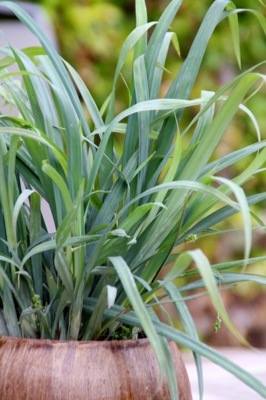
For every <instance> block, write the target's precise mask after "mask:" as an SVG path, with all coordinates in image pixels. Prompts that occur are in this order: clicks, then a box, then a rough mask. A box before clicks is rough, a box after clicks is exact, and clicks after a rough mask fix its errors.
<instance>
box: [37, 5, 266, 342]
mask: <svg viewBox="0 0 266 400" xmlns="http://www.w3.org/2000/svg"><path fill="white" fill-rule="evenodd" d="M32 2H33V3H38V4H42V5H43V6H44V7H45V9H46V10H47V12H48V14H49V15H50V18H51V20H52V22H53V25H54V28H55V31H56V35H57V38H58V43H59V49H60V52H61V54H62V56H63V57H64V58H65V59H66V60H67V61H69V62H70V63H71V64H72V65H73V66H74V67H75V68H76V69H77V70H78V72H79V73H80V75H81V76H82V78H83V79H84V81H85V82H86V84H87V86H88V87H89V89H90V91H91V93H92V95H93V96H94V98H95V100H96V103H97V104H98V106H101V105H102V104H103V103H104V101H105V99H106V98H107V96H108V95H109V93H110V91H111V86H112V79H113V74H114V70H115V66H116V62H117V58H118V54H119V51H120V48H121V45H122V43H123V41H124V40H125V38H126V37H127V35H128V34H129V33H130V31H131V30H132V29H133V28H134V26H135V13H134V11H135V10H134V4H135V1H134V0H109V1H107V0H106V1H103V0H35V1H32ZM212 2H213V1H212V0H204V1H202V0H184V1H183V4H182V6H181V8H180V10H179V13H178V15H177V17H176V18H175V20H174V21H173V24H172V29H173V31H174V32H176V34H177V37H178V41H179V45H180V52H181V54H180V55H178V54H177V51H176V49H175V48H174V46H172V48H171V50H170V53H169V59H168V63H167V70H168V71H166V72H165V79H164V85H165V87H164V88H163V89H162V90H163V91H167V88H168V86H169V82H171V80H172V75H175V73H176V71H177V70H178V69H179V68H180V65H181V63H182V61H183V60H184V59H185V57H186V55H187V54H188V51H189V48H190V46H191V44H192V41H193V38H194V37H195V34H196V32H197V30H198V28H199V26H200V23H201V21H202V19H203V18H204V15H205V13H206V11H207V9H208V8H209V6H210V5H211V3H212ZM168 3H169V1H168V0H167V1H166V0H146V4H147V9H148V16H149V20H150V21H152V20H156V19H158V17H159V16H160V15H161V13H162V11H163V10H164V9H165V7H166V6H167V4H168ZM234 3H235V5H236V6H237V7H239V8H248V7H250V6H251V7H252V8H253V9H257V10H258V11H260V12H261V13H263V14H264V16H265V15H266V7H265V6H263V4H262V2H261V1H260V0H253V1H252V2H250V0H235V1H234ZM250 3H252V4H250ZM239 21H240V42H241V60H242V65H241V69H242V70H246V69H247V68H249V67H251V66H252V65H254V64H257V63H259V62H261V61H264V60H265V55H266V42H265V36H264V33H263V31H262V29H261V27H260V25H259V23H258V21H257V19H256V18H255V17H254V16H253V15H252V14H251V13H246V12H243V13H240V14H239ZM129 64H130V63H129ZM129 64H128V65H126V66H125V68H124V71H123V78H124V79H125V80H126V81H127V82H129V80H130V75H131V71H130V68H129ZM238 68H239V66H238V65H237V61H236V58H235V55H234V50H233V46H232V39H231V32H230V29H229V23H228V20H225V21H222V22H221V23H220V25H219V26H218V28H217V29H216V30H215V32H214V34H213V37H212V39H211V41H210V43H209V46H208V50H207V54H206V56H205V58H204V60H203V64H202V68H201V72H200V74H199V76H198V79H197V81H196V84H195V87H194V90H193V92H192V96H194V97H197V96H199V95H200V91H201V90H216V89H217V88H218V87H219V86H221V85H223V84H225V83H226V82H228V81H229V80H231V79H232V78H233V77H234V75H235V73H236V72H238ZM261 72H264V73H266V70H265V65H264V67H261ZM118 85H119V86H118V90H117V93H118V98H117V110H120V109H122V108H124V107H127V105H128V96H127V90H126V86H125V83H124V80H123V79H120V81H119V83H118ZM265 94H266V93H265V89H264V91H262V92H261V93H260V94H259V95H257V96H255V97H254V98H251V99H250V100H249V101H248V103H247V106H248V107H250V108H251V109H252V111H253V112H254V114H255V116H256V118H257V120H258V122H259V126H260V128H261V134H262V139H266V132H265V126H266V124H265V109H266V107H265ZM190 113H193V110H189V111H188V112H187V113H186V114H185V115H184V118H185V119H186V118H187V119H190V118H191V114H190ZM181 128H182V127H181ZM243 141H244V142H245V144H247V143H253V142H254V141H256V132H255V129H254V126H253V124H252V122H251V121H250V119H249V118H248V117H247V116H246V115H244V114H243V113H242V112H240V113H239V118H238V119H237V120H236V121H235V124H234V125H233V126H231V127H230V128H229V129H228V132H227V134H226V136H225V138H224V140H223V142H222V144H221V145H220V146H219V148H218V149H217V152H219V153H220V154H221V153H222V154H226V153H228V152H230V151H232V150H234V149H235V150H236V149H238V148H241V147H242V143H243ZM248 163H249V160H248V159H247V160H246V163H243V162H242V163H241V164H238V167H237V168H238V171H230V170H228V171H226V174H227V176H228V177H230V176H231V175H232V174H236V173H240V172H241V171H242V170H243V169H244V168H245V167H246V166H247V165H248ZM223 173H224V172H223ZM265 178H266V173H265V172H264V173H261V174H258V175H257V176H256V177H254V181H253V185H252V186H249V187H246V192H247V194H248V195H250V194H252V193H255V192H258V191H265ZM255 211H257V212H259V215H260V217H261V218H262V220H263V221H264V224H266V204H260V207H259V208H258V207H257V209H256V210H255ZM236 226H241V221H239V220H238V217H234V218H233V219H232V225H231V226H227V229H229V230H230V228H232V229H233V228H235V227H236ZM229 244H230V245H229ZM232 244H233V245H232ZM187 246H188V247H191V246H194V247H198V246H200V247H201V248H202V249H203V251H205V253H206V254H207V255H208V257H209V258H210V260H211V261H212V262H213V263H216V262H221V261H224V260H226V259H232V258H235V259H240V258H242V255H243V252H242V235H241V234H239V233H236V232H234V231H233V232H231V233H230V232H229V233H228V234H227V235H224V236H211V237H208V238H207V239H206V238H202V239H199V240H198V241H197V242H196V243H195V244H188V245H187ZM265 248H266V236H265V230H256V232H255V233H254V243H253V253H252V256H254V257H255V256H261V255H265ZM256 270H259V271H260V272H263V270H264V271H266V264H265V263H259V264H255V265H253V266H252V271H256ZM226 296H228V295H226V294H225V302H227V303H228V304H229V303H230V302H231V303H232V304H233V305H236V304H238V305H239V307H238V310H240V309H241V307H242V306H241V304H242V305H243V304H245V302H246V303H250V302H254V301H255V303H254V304H255V305H254V304H253V311H254V310H255V308H256V307H258V316H256V313H255V312H251V314H252V315H253V316H254V318H255V321H257V322H256V323H255V322H254V321H253V323H252V324H248V323H247V322H246V323H244V324H243V321H244V320H245V321H251V318H250V315H251V314H250V311H246V314H245V316H244V317H243V316H242V317H241V318H242V319H241V318H240V319H241V321H240V322H239V315H242V314H243V313H242V314H241V313H240V312H238V317H237V318H236V319H234V316H232V319H233V321H234V322H235V324H236V325H237V327H238V328H239V330H240V331H241V333H242V334H243V335H244V336H246V337H247V338H248V339H249V340H250V341H251V342H252V343H253V344H255V345H256V344H259V345H260V346H264V347H266V334H265V332H266V318H265V305H266V300H265V297H266V296H265V292H263V289H262V288H261V287H260V288H258V287H257V286H254V285H252V284H249V285H248V286H247V285H245V284H244V285H239V287H238V288H237V289H236V290H235V292H234V294H233V296H235V297H234V298H233V300H232V295H231V297H230V298H227V297H226ZM261 298H262V299H263V300H261ZM204 301H205V300H202V302H203V303H202V307H201V311H200V303H199V300H198V299H197V300H196V303H194V305H193V302H191V308H192V309H193V307H195V310H194V313H195V315H196V316H197V317H198V318H199V320H200V321H201V322H200V323H201V325H202V326H201V330H202V334H203V335H205V338H207V339H208V340H209V342H213V343H214V344H218V345H219V344H222V345H225V344H232V343H231V342H230V340H231V339H232V338H231V339H230V334H229V336H228V337H229V339H228V340H227V341H226V342H225V337H227V336H226V335H227V334H226V333H225V332H224V333H223V334H222V335H219V336H220V338H221V337H223V341H222V343H219V340H218V341H217V339H214V336H213V334H211V333H210V332H212V323H213V319H214V320H215V318H216V317H215V313H214V311H213V309H212V307H211V306H210V305H209V303H208V305H206V304H205V303H204ZM231 303H230V304H231ZM256 304H257V305H256ZM244 309H245V310H248V309H247V307H246V306H245V307H244ZM208 310H209V311H208ZM262 310H263V311H262ZM261 311H262V312H263V314H262V315H261V314H260V312H261ZM208 312H209V314H210V318H209V319H208V321H209V322H208V323H207V322H206V324H205V325H206V326H204V316H205V317H206V315H207V314H208ZM263 316H264V317H263ZM210 321H212V322H210ZM250 325H252V328H251V327H250ZM254 326H255V328H254ZM222 329H223V328H222ZM250 330H253V331H252V332H253V333H251V332H250ZM222 332H223V331H222ZM258 332H259V333H258ZM254 341H255V343H254ZM233 344H235V343H233Z"/></svg>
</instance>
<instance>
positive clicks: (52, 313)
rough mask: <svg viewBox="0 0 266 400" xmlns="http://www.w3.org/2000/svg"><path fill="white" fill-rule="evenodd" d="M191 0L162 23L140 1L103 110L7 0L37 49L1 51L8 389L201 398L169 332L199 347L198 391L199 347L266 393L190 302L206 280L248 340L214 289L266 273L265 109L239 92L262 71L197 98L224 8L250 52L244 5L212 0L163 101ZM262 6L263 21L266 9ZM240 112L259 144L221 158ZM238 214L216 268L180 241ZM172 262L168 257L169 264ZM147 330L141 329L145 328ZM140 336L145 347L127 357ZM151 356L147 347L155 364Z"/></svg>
mask: <svg viewBox="0 0 266 400" xmlns="http://www.w3.org/2000/svg"><path fill="white" fill-rule="evenodd" d="M181 3H182V1H180V0H172V1H171V2H170V3H169V5H168V6H167V7H166V8H165V10H164V12H163V14H162V16H161V17H160V19H159V20H158V21H156V22H147V21H148V20H147V13H146V7H145V2H144V1H142V0H139V1H138V0H136V2H135V6H136V21H137V23H136V28H135V29H134V30H133V31H132V32H131V34H130V35H129V36H128V37H127V39H126V40H125V42H124V45H123V47H122V48H121V52H120V57H119V59H118V63H117V68H116V71H115V73H114V80H113V89H112V92H111V93H110V95H109V96H108V98H107V100H106V102H105V103H104V104H103V105H102V107H100V108H98V106H97V105H96V103H95V101H94V99H93V98H92V96H91V94H90V92H89V90H88V88H87V87H86V86H85V85H84V83H83V81H82V80H81V78H80V77H79V75H78V74H77V72H76V71H75V70H74V69H73V67H72V66H71V65H69V64H68V63H67V62H66V61H64V60H62V59H61V57H60V56H59V54H58V53H57V52H56V51H55V49H54V48H53V47H52V46H51V44H50V43H49V41H48V40H47V38H46V37H45V35H44V34H43V33H42V31H41V30H40V29H39V28H38V26H37V25H36V24H35V22H34V21H33V20H32V19H31V18H30V16H29V15H28V14H27V13H25V12H24V11H23V10H22V9H21V8H20V7H19V6H18V5H16V4H15V3H13V2H11V1H4V2H1V3H0V5H1V6H4V7H8V8H9V9H10V10H12V11H13V12H14V14H15V15H16V16H17V17H18V18H19V19H20V20H21V21H22V22H23V23H24V24H25V25H26V26H27V27H28V28H29V29H30V30H31V31H32V32H33V34H34V35H35V36H36V37H37V38H38V39H39V41H40V42H41V45H42V47H39V48H27V49H24V50H22V51H20V50H18V49H15V48H13V47H12V45H9V44H7V46H5V47H2V48H1V54H2V56H4V57H3V58H1V61H0V68H1V72H0V76H1V88H0V90H1V98H2V99H4V100H5V103H6V104H7V105H8V106H9V107H10V112H6V111H5V113H2V114H1V116H0V154H1V155H0V186H1V191H0V234H1V241H0V335H1V336H2V337H1V338H0V366H1V377H0V389H1V396H2V397H1V398H2V399H3V400H4V399H5V400H7V399H11V398H12V400H14V399H31V398H34V399H36V398H38V399H48V398H49V399H56V398H71V399H73V398H75V399H84V398H90V399H100V398H101V399H116V400H118V399H121V400H122V399H129V398H130V399H138V400H140V399H148V398H153V399H157V398H158V399H161V398H164V399H168V398H169V399H170V398H171V399H177V398H178V392H179V398H180V399H190V398H191V394H190V389H189V383H188V381H187V376H186V372H185V369H184V366H183V364H182V360H181V359H180V356H179V353H178V352H177V348H176V346H175V344H174V342H176V343H177V344H179V345H181V346H186V347H187V348H189V349H191V350H192V351H193V354H194V357H195V362H196V365H197V370H198V376H199V392H200V396H201V398H202V393H203V385H202V380H203V378H202V370H201V360H200V356H201V355H202V356H205V357H207V358H209V359H210V360H212V361H214V362H216V363H217V364H219V365H221V366H223V367H224V368H226V369H227V370H229V371H230V372H231V373H233V374H235V375H236V376H237V377H238V378H239V379H241V380H242V381H244V382H245V383H246V384H248V385H249V386H250V387H252V388H253V389H254V390H256V391H257V392H258V393H260V394H262V395H265V394H266V390H265V387H264V385H263V384H262V383H261V382H259V381H258V380H257V379H256V378H255V377H252V376H250V375H249V374H248V373H247V372H245V371H244V370H243V369H242V368H241V367H239V366H237V365H235V364H233V363H231V362H229V361H228V360H226V359H225V358H224V357H223V356H221V355H220V354H218V353H217V352H216V351H214V350H213V349H211V348H209V347H207V346H206V345H204V344H203V343H201V342H200V340H199V338H198V336H197V332H196V329H195V327H194V324H193V320H192V318H191V316H190V314H189V312H188V309H187V307H186V304H185V297H186V296H188V293H189V290H190V289H194V288H197V287H203V288H205V289H206V291H207V292H208V294H209V296H210V298H211V300H212V301H213V304H214V305H215V307H216V309H217V315H218V319H217V322H218V323H219V321H220V319H221V320H222V321H223V323H225V324H226V325H227V326H228V327H229V328H230V329H231V330H232V332H233V333H234V334H235V335H236V336H237V337H238V338H239V340H241V341H242V342H245V341H244V339H243V338H242V337H241V336H240V335H239V333H238V332H237V331H236V329H235V328H234V327H233V326H232V323H231V322H230V319H229V318H228V315H227V312H226V310H225V308H224V306H223V303H222V301H221V298H220V295H219V288H220V287H221V286H222V285H223V284H227V285H228V284H233V283H236V282H239V281H243V280H255V281H260V282H262V283H264V284H265V278H263V277H258V276H254V275H251V274H247V273H245V272H244V271H243V270H242V269H241V268H242V267H243V266H244V267H245V266H246V265H247V264H249V263H253V262H255V261H256V260H257V259H255V258H252V257H251V255H250V251H251V232H252V222H251V216H254V219H255V220H256V222H258V221H259V222H260V223H262V222H261V221H260V219H259V217H258V216H257V217H256V215H255V214H254V212H253V213H251V210H250V206H251V205H253V204H257V203H259V202H261V201H263V200H265V198H266V194H265V193H258V194H255V195H252V196H248V195H245V193H244V190H243V188H242V186H243V184H244V183H246V182H248V181H249V180H251V178H252V176H254V174H256V173H260V172H261V171H263V166H264V165H265V153H266V149H265V141H262V140H260V137H259V128H258V126H257V123H256V119H255V117H254V115H253V114H252V113H251V111H249V110H248V109H247V107H246V106H244V105H243V102H244V100H245V98H247V96H250V95H251V94H254V93H255V92H256V91H257V90H258V85H259V84H260V83H261V82H262V81H263V78H264V77H263V75H262V74H261V73H259V72H256V71H258V68H259V66H254V67H252V68H250V69H249V70H247V71H245V72H243V73H241V74H240V75H238V76H236V77H235V78H234V79H233V80H232V81H231V82H229V83H227V84H226V85H225V86H223V87H221V88H220V89H219V90H218V91H216V92H209V91H208V92H207V91H202V93H201V96H200V97H199V98H191V91H192V89H193V86H194V82H195V79H196V77H197V75H198V72H199V70H200V66H201V62H202V58H203V56H204V54H205V50H206V46H207V43H208V41H209V39H210V37H211V36H212V33H213V30H214V29H215V27H216V26H217V24H218V23H219V22H220V21H221V20H223V19H224V18H227V17H228V18H229V20H230V26H231V28H232V38H233V43H234V45H235V50H236V54H237V56H239V46H238V20H237V14H238V13H239V12H242V11H243V10H238V9H236V8H234V7H233V3H232V2H228V1H226V0H217V1H214V2H213V4H212V5H211V6H210V8H209V10H208V12H207V14H206V16H205V18H204V20H203V22H202V25H201V27H200V29H199V31H198V34H197V36H196V38H195V40H194V42H193V44H192V47H191V50H190V52H189V54H188V56H187V58H186V60H185V61H184V63H183V65H182V67H181V68H180V70H179V71H178V74H177V76H176V77H175V78H174V79H173V81H172V84H171V86H170V88H169V90H168V92H167V94H166V95H165V96H164V97H163V96H162V95H161V83H162V77H163V74H164V70H165V67H164V66H165V62H166V56H167V52H168V49H169V46H170V44H171V42H173V43H174V44H175V45H177V41H176V36H175V34H174V33H173V32H170V31H169V27H170V25H171V21H172V20H173V18H174V16H175V15H176V13H177V11H178V9H179V7H180V5H181ZM252 12H253V13H254V14H255V17H257V19H258V21H259V22H260V23H261V25H262V26H263V27H264V28H265V20H264V19H263V17H262V15H261V14H259V13H258V12H256V11H254V10H252ZM149 31H151V34H150V35H149V38H148V32H149ZM129 56H130V57H131V59H132V71H131V72H132V79H131V82H130V83H128V82H127V83H126V87H127V90H128V95H129V104H128V108H127V109H125V110H122V111H120V112H116V102H115V99H116V84H117V81H118V79H120V75H121V71H122V68H123V66H124V64H125V61H126V59H127V58H128V57H129ZM238 58H239V57H238ZM14 65H15V66H16V69H15V71H14V69H10V67H12V68H13V67H14ZM19 78H21V80H22V84H20V80H19ZM191 107H193V110H194V113H193V116H192V117H191V114H188V115H190V119H189V121H188V122H186V124H185V125H184V124H182V121H183V117H184V115H185V116H186V115H187V110H188V109H189V108H191ZM14 109H16V110H17V111H18V113H17V115H14ZM5 110H6V108H5ZM195 110H196V111H195ZM243 111H244V112H246V113H247V114H248V115H249V116H250V118H251V121H252V122H253V123H254V129H255V131H257V133H258V140H256V142H255V143H253V144H251V145H248V146H245V147H243V148H242V149H239V150H237V151H235V152H231V153H229V154H227V155H225V156H222V157H218V158H217V157H215V149H216V147H217V146H218V145H219V142H220V141H221V140H222V138H223V135H224V133H225V132H226V130H227V128H228V126H229V125H230V123H231V121H232V119H233V118H234V116H235V115H236V113H238V112H243ZM186 121H187V119H186ZM246 157H251V161H250V163H249V165H248V167H246V169H245V170H244V171H243V172H242V173H241V174H237V175H236V176H234V177H233V178H232V179H228V178H225V177H223V176H222V173H223V170H224V169H225V168H227V167H229V166H233V165H234V164H235V163H237V162H239V161H241V160H243V159H244V158H246ZM43 200H45V201H46V202H47V204H48V207H49V210H50V213H51V218H52V222H53V224H54V228H52V229H51V228H49V229H48V228H47V224H48V222H47V215H46V214H45V212H44V211H43V207H42V201H43ZM237 213H239V214H240V215H241V216H242V219H243V229H242V230H243V238H244V239H243V243H244V245H243V248H244V252H243V259H241V260H239V261H235V262H233V263H232V262H224V263H223V264H219V265H218V266H217V265H216V266H211V265H210V263H209V261H208V259H207V257H206V256H205V255H204V254H203V252H202V251H201V250H200V249H194V250H189V251H180V250H179V249H180V245H181V244H182V243H185V242H189V241H190V242H191V241H193V240H195V239H196V237H197V236H199V235H200V234H201V233H203V232H208V233H213V234H214V233H216V232H215V231H212V228H213V227H214V226H216V225H217V224H218V223H219V222H221V221H223V220H225V219H226V218H229V217H230V216H232V215H234V214H237ZM261 258H263V257H261ZM167 265H171V268H170V269H168V270H167V272H165V274H164V275H159V273H161V271H162V270H163V268H164V267H165V266H167ZM192 265H193V268H192V269H191V268H190V267H191V266H192ZM232 268H234V269H233V270H232ZM236 268H238V270H237V271H236V270H235V269H236ZM191 276H192V278H193V279H192V280H191V282H190V283H189V284H188V283H187V281H186V278H187V279H189V277H191ZM166 299H167V301H169V300H170V301H172V303H173V304H174V307H175V308H176V310H177V312H178V314H179V317H180V321H181V323H182V325H183V330H182V331H181V330H180V329H179V328H177V327H175V325H174V322H173V321H171V317H170V316H169V315H168V314H167V311H166V310H165V308H164V301H165V300H166ZM155 308H157V309H158V308H159V310H160V312H161V313H163V314H164V317H165V319H166V321H167V322H162V321H161V320H160V319H159V317H158V313H157V312H155V311H154V309H155ZM216 327H217V328H218V324H216ZM139 330H140V331H141V332H143V334H144V336H145V337H146V339H144V340H136V339H134V338H135V337H137V336H138V331H139ZM10 336H11V337H13V338H9V337H10ZM117 338H120V339H129V340H120V341H117V340H114V339H117ZM108 339H110V340H108ZM168 340H169V341H168ZM150 346H151V347H150ZM133 347H135V348H137V351H138V352H137V353H134V354H133V353H131V348H133ZM146 347H147V349H148V350H147V353H144V351H145V349H146ZM43 348H44V349H45V352H44V354H43V353H41V351H42V350H43ZM99 348H100V352H99V353H98V352H97V353H96V349H99ZM122 350H123V351H125V352H126V353H125V354H124V353H123V351H122ZM97 351H99V350H97ZM146 354H151V357H152V358H151V360H150V361H147V362H146V363H145V365H144V362H145V359H146ZM60 355H61V356H62V359H61V360H59V356H60ZM10 360H11V365H10V364H8V361H10ZM155 360H157V364H156V362H155ZM138 361H140V364H139V363H138ZM25 363H26V364H25ZM25 365H26V366H25ZM157 365H158V367H157ZM21 366H22V368H23V369H24V370H22V371H21V370H20V372H18V371H19V370H18V368H19V367H21ZM179 366H180V368H181V370H180V371H179V369H178V368H179ZM76 367H77V370H75V368H76ZM83 367H84V368H85V372H83V369H82V368H83ZM2 371H3V373H2ZM159 371H160V373H159ZM38 373H40V375H39V374H38ZM112 373H113V374H112ZM120 373H121V375H119V374H120ZM134 377H135V379H136V380H135V381H134V380H133V383H132V382H131V381H130V379H131V378H132V379H134ZM11 378H15V381H12V379H11ZM83 378H85V382H84V381H83V380H82V379H83ZM109 378H110V380H108V379H109ZM142 378H143V379H142ZM163 378H164V379H163ZM141 380H142V381H144V387H140V382H141ZM177 380H178V385H177V383H176V381H177ZM95 382H96V383H95ZM178 389H179V390H178ZM135 390H136V391H135ZM185 390H187V392H185ZM134 391H135V392H134ZM111 392H112V393H113V397H111V396H112V394H111Z"/></svg>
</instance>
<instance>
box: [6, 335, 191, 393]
mask: <svg viewBox="0 0 266 400" xmlns="http://www.w3.org/2000/svg"><path fill="white" fill-rule="evenodd" d="M170 348H171V352H172V355H173V359H174V363H175V368H176V374H177V379H178V387H179V400H191V399H192V397H191V390H190V384H189V380H188V376H187V372H186V369H185V365H184V363H183V360H182V358H181V355H180V352H179V350H178V348H177V346H176V345H175V343H173V342H170ZM0 398H1V400H149V399H152V400H168V399H170V395H169V390H168V386H167V383H166V381H165V380H164V381H163V382H161V380H160V372H159V367H158V364H157V361H156V358H155V355H154V352H153V350H152V348H151V346H150V344H149V342H148V340H147V339H139V340H121V341H110V342H74V341H68V342H63V341H62V342H60V341H50V340H34V339H20V338H11V337H0Z"/></svg>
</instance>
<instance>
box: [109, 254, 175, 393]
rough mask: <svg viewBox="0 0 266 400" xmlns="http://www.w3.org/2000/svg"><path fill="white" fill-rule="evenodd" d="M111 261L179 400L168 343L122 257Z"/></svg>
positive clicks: (162, 369) (112, 258)
mask: <svg viewBox="0 0 266 400" xmlns="http://www.w3.org/2000/svg"><path fill="white" fill-rule="evenodd" d="M110 261H111V263H112V264H113V266H114V268H115V269H116V272H117V274H118V276H119V279H120V280H121V282H122V284H123V288H124V290H125V291H126V293H127V296H128V299H129V301H130V303H131V305H132V307H133V308H134V310H135V312H136V315H137V316H138V319H139V322H140V324H141V326H142V328H143V329H144V331H145V333H146V335H147V337H148V338H149V340H150V343H151V345H152V348H153V350H154V352H155V354H156V358H157V360H158V363H159V366H160V370H161V373H162V374H164V373H165V374H166V377H167V380H168V384H169V388H170V393H171V398H172V399H173V400H174V399H178V394H177V383H176V377H175V373H174V368H173V361H171V355H170V353H169V348H168V346H167V343H166V342H165V341H163V340H162V339H161V338H160V336H158V335H157V334H156V332H155V329H154V326H153V322H152V320H151V317H150V315H149V313H148V311H147V309H146V308H145V305H144V303H143V301H142V299H141V296H140V294H139V291H138V288H137V285H136V283H135V281H134V278H133V275H132V274H131V272H130V269H129V267H128V265H127V264H126V262H125V261H124V260H123V259H122V258H121V257H110Z"/></svg>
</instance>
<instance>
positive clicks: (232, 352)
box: [184, 348, 266, 400]
mask: <svg viewBox="0 0 266 400" xmlns="http://www.w3.org/2000/svg"><path fill="white" fill-rule="evenodd" d="M218 351H219V352H220V353H222V354H223V355H225V356H226V357H227V358H229V359H230V360H231V361H233V362H234V363H236V364H238V365H239V366H241V367H242V368H244V369H245V370H246V371H248V372H250V373H252V374H253V375H255V376H256V378H257V379H259V380H260V381H261V382H262V383H264V384H265V391H266V350H258V351H256V352H255V351H252V350H249V349H242V348H241V349H235V348H232V349H231V348H230V349H218ZM184 359H185V363H186V367H187V371H188V374H189V379H190V383H191V387H192V395H193V400H198V399H199V394H198V386H197V385H198V381H197V373H196V368H195V365H194V361H193V359H192V357H190V356H188V355H185V356H184ZM202 361H203V374H204V375H203V378H204V396H203V399H204V400H261V399H263V398H266V396H265V397H262V396H260V395H259V394H257V393H256V392H254V390H252V389H250V388H249V387H248V386H246V385H245V384H244V383H243V382H241V381H240V380H239V379H237V378H236V377H235V376H233V375H231V374H230V373H229V372H227V371H225V370H223V369H222V368H221V367H219V366H218V365H216V364H213V363H212V362H210V361H209V360H206V359H202Z"/></svg>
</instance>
